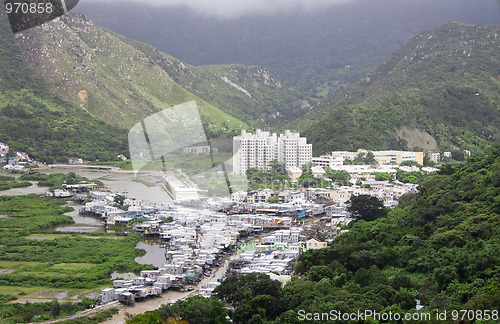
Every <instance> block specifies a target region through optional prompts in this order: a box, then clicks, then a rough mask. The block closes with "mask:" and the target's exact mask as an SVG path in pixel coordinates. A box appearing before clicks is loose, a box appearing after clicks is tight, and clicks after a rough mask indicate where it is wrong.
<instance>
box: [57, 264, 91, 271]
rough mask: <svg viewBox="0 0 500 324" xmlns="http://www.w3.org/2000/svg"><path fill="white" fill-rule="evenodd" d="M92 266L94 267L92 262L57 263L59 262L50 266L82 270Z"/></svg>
mask: <svg viewBox="0 0 500 324" xmlns="http://www.w3.org/2000/svg"><path fill="white" fill-rule="evenodd" d="M93 267H95V264H92V263H59V264H55V265H53V266H52V267H51V268H54V269H63V270H74V271H82V270H89V269H92V268H93Z"/></svg>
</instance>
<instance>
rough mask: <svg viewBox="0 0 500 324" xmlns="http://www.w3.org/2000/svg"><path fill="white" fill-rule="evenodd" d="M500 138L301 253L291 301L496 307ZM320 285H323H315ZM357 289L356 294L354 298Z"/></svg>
mask: <svg viewBox="0 0 500 324" xmlns="http://www.w3.org/2000/svg"><path fill="white" fill-rule="evenodd" d="M499 198H500V146H498V145H497V146H496V147H494V148H493V149H492V150H491V152H489V153H488V154H487V155H484V156H478V157H474V158H471V159H469V160H468V161H467V162H466V163H465V164H463V165H462V166H460V167H457V168H456V169H454V168H452V167H445V168H443V169H442V170H441V172H440V174H439V175H436V176H434V177H432V178H431V179H430V180H428V181H426V182H424V183H423V184H422V185H421V187H420V193H419V194H417V195H414V196H413V197H406V199H404V200H403V201H402V204H401V205H400V207H398V208H397V209H395V210H393V211H391V212H390V213H389V214H388V216H387V217H386V218H380V219H377V220H375V221H373V222H369V223H368V222H365V221H358V222H356V223H355V224H354V226H352V228H350V231H349V232H348V233H347V234H345V235H342V236H340V237H339V238H338V239H337V240H336V241H335V242H334V244H333V246H331V247H330V248H328V249H323V250H318V251H312V252H309V253H306V254H303V255H302V256H301V257H300V262H299V264H298V265H297V268H296V270H297V271H298V272H302V273H307V280H306V282H303V281H297V282H295V283H292V284H291V285H288V286H287V287H286V288H285V291H294V293H296V294H300V291H301V290H304V287H307V286H310V289H312V290H313V291H318V290H326V291H327V292H326V293H325V294H324V295H322V294H317V293H313V294H312V297H306V298H305V299H304V300H300V299H297V298H296V297H294V298H295V299H296V300H297V304H289V307H290V308H295V307H298V308H300V307H309V308H310V309H316V310H319V309H324V308H326V307H327V306H332V307H333V308H335V309H346V308H347V309H349V310H352V309H370V307H372V308H375V309H380V310H382V309H391V308H392V309H398V308H402V309H408V310H409V309H412V308H414V306H415V299H419V300H420V301H421V303H422V305H425V306H426V307H427V309H430V310H432V309H435V308H438V309H440V310H445V309H447V310H450V309H490V310H491V309H498V307H499V306H500V282H499V280H500V272H499V269H500V255H499V253H498V251H499V250H500V199H499ZM320 287H321V288H320ZM355 296H357V297H356V298H355Z"/></svg>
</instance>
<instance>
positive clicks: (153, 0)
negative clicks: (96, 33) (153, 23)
mask: <svg viewBox="0 0 500 324" xmlns="http://www.w3.org/2000/svg"><path fill="white" fill-rule="evenodd" d="M87 1H99V2H101V3H102V2H111V3H116V2H119V1H122V2H137V3H148V4H152V5H157V6H185V7H189V8H191V9H194V10H196V11H198V12H200V13H203V14H206V15H215V16H222V17H236V16H241V15H245V14H253V13H274V12H279V11H286V10H290V9H297V8H299V9H303V10H314V9H320V8H326V7H329V6H332V5H336V4H342V3H348V2H354V1H357V0H107V1H103V0H87Z"/></svg>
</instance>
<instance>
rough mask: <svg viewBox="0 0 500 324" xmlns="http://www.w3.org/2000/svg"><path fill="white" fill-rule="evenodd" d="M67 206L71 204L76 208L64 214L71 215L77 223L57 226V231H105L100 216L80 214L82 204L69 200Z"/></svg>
mask: <svg viewBox="0 0 500 324" xmlns="http://www.w3.org/2000/svg"><path fill="white" fill-rule="evenodd" d="M65 206H69V207H72V208H73V209H74V210H73V211H70V212H68V213H65V214H64V215H67V216H71V218H73V220H74V221H75V224H72V225H63V226H59V227H56V228H55V230H56V231H57V232H74V233H95V232H103V231H104V226H103V225H102V224H101V220H100V219H99V218H98V217H95V216H89V215H80V214H79V213H78V211H79V210H80V207H81V205H79V204H76V203H73V202H68V203H67V204H66V205H65Z"/></svg>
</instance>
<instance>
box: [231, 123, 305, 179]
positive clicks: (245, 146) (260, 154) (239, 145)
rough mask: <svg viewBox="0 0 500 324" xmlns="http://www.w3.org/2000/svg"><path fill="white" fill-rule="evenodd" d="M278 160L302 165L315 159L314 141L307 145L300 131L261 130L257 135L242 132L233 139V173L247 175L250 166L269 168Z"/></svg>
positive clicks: (286, 163)
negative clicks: (277, 132) (313, 157)
mask: <svg viewBox="0 0 500 324" xmlns="http://www.w3.org/2000/svg"><path fill="white" fill-rule="evenodd" d="M273 160H276V161H278V162H280V163H284V164H285V166H286V168H287V169H289V168H290V167H301V166H302V165H303V164H306V163H308V162H310V161H311V160H312V144H307V140H306V138H304V137H300V135H299V133H291V132H290V131H289V130H287V131H285V134H280V136H279V137H278V136H277V135H276V133H273V134H271V133H270V132H265V131H261V130H260V129H257V131H256V132H255V134H252V133H247V132H246V131H245V130H242V131H241V135H240V136H235V137H234V138H233V173H234V174H245V173H246V170H248V169H249V168H261V169H263V170H269V162H271V161H273Z"/></svg>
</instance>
